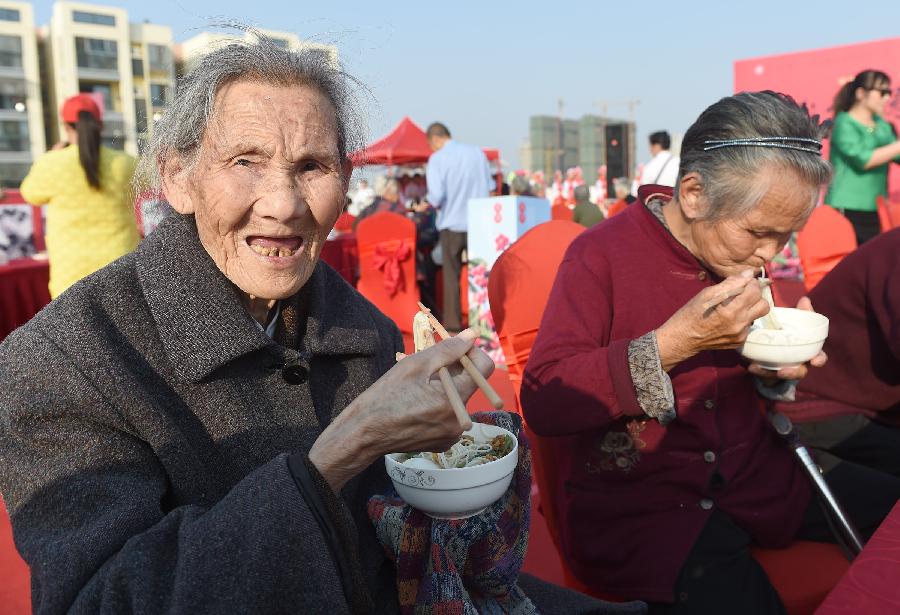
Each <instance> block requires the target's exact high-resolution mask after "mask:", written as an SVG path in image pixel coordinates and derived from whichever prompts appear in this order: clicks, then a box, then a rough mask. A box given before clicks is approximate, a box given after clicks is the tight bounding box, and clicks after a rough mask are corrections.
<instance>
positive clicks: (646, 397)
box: [628, 331, 675, 425]
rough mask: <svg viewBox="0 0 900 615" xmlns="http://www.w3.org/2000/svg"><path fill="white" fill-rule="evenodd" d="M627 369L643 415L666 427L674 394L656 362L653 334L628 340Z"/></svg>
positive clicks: (667, 378)
mask: <svg viewBox="0 0 900 615" xmlns="http://www.w3.org/2000/svg"><path fill="white" fill-rule="evenodd" d="M628 367H629V369H630V371H631V381H632V382H633V383H634V390H635V393H636V394H637V400H638V404H639V405H640V406H641V409H642V410H643V411H644V413H645V414H646V415H647V416H649V417H652V418H655V419H656V420H657V421H659V424H660V425H666V424H668V423H669V422H671V421H672V419H674V418H675V392H674V391H673V390H672V381H671V380H670V379H669V375H668V374H667V373H666V372H664V371H663V368H662V363H661V362H660V360H659V346H657V343H656V332H655V331H651V332H650V333H647V334H646V335H642V336H641V337H639V338H637V339H634V340H631V342H630V343H629V344H628Z"/></svg>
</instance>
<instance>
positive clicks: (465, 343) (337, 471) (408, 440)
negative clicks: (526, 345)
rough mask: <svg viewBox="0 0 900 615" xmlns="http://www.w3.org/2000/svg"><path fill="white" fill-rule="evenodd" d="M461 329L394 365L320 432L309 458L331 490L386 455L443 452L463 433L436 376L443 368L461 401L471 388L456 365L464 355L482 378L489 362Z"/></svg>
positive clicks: (491, 366) (489, 367) (490, 368)
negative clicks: (459, 331) (455, 333)
mask: <svg viewBox="0 0 900 615" xmlns="http://www.w3.org/2000/svg"><path fill="white" fill-rule="evenodd" d="M475 337H476V335H475V332H474V331H472V330H471V329H467V330H465V331H463V332H461V333H460V334H459V335H457V336H455V337H452V338H450V339H447V340H444V341H442V342H439V343H438V344H436V345H435V346H433V347H432V348H428V349H426V350H423V351H421V352H417V353H415V354H411V355H409V356H407V357H406V358H404V359H403V360H401V361H400V362H398V363H397V365H395V366H394V367H393V368H391V369H390V370H389V371H388V372H387V373H385V374H384V375H383V376H382V377H381V378H379V379H378V380H377V381H376V382H375V383H374V384H373V385H372V386H370V387H369V388H368V389H366V390H365V391H364V392H363V393H362V394H361V395H360V396H359V397H357V398H356V399H355V400H353V402H352V403H351V404H350V405H349V406H347V408H345V409H344V411H343V412H341V413H340V414H339V415H338V416H337V417H336V418H335V419H334V421H332V422H331V424H330V425H329V426H328V427H327V428H326V429H325V431H323V432H322V433H321V435H320V436H319V438H318V439H317V440H316V442H315V443H314V444H313V447H312V449H310V452H309V459H310V461H312V462H313V464H314V465H315V466H316V468H317V469H318V470H319V473H320V474H322V476H323V478H325V480H326V481H328V484H329V485H330V486H331V487H332V489H334V490H335V491H336V490H338V489H340V488H341V487H342V486H343V485H344V484H345V483H346V482H347V481H348V480H350V478H352V477H353V476H355V475H356V474H358V473H359V472H361V471H362V470H364V469H365V468H367V467H368V466H369V465H370V464H371V463H372V462H374V461H375V460H377V459H378V458H379V457H381V456H382V455H384V454H386V453H396V452H404V451H445V450H447V449H449V448H450V447H451V446H452V445H453V444H454V443H455V442H456V441H457V440H458V439H459V436H460V435H461V434H462V432H463V427H464V426H463V425H460V423H459V420H458V419H457V418H456V414H455V413H454V411H453V407H452V406H451V405H450V400H449V399H448V397H447V394H446V393H445V392H444V389H443V386H442V385H441V382H440V380H439V378H438V375H437V372H438V370H439V369H440V368H441V367H446V368H447V369H448V371H449V372H450V374H451V376H452V378H453V383H454V385H455V387H456V389H457V391H459V395H460V397H461V398H462V399H463V401H464V402H465V401H466V400H467V399H468V398H469V397H471V396H472V394H473V393H474V392H475V389H476V384H475V382H474V381H473V380H472V378H471V377H470V376H469V374H467V373H466V372H465V371H464V370H463V369H462V367H461V366H460V363H459V359H460V358H461V357H462V356H463V355H465V354H468V356H469V358H470V359H471V360H472V362H473V363H474V364H475V367H476V368H477V369H478V371H480V372H481V373H482V375H484V377H485V378H487V377H488V376H490V374H491V372H493V371H494V362H493V361H491V359H490V357H488V356H487V355H486V354H485V353H484V352H483V351H481V350H479V349H477V348H474V347H473V345H474V342H475Z"/></svg>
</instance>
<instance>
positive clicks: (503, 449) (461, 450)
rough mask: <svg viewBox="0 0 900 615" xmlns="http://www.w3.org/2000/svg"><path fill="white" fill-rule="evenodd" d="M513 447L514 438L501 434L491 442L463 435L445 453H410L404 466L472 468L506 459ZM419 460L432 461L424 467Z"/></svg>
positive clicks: (440, 468) (435, 468) (447, 468)
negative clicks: (502, 458)
mask: <svg viewBox="0 0 900 615" xmlns="http://www.w3.org/2000/svg"><path fill="white" fill-rule="evenodd" d="M513 447H514V443H513V438H512V436H508V435H502V434H501V435H499V436H494V437H493V438H491V439H490V441H486V440H481V441H476V440H475V438H474V436H470V435H468V434H463V435H462V437H461V438H460V439H459V442H457V443H456V444H454V445H453V446H451V447H450V449H449V450H447V451H445V452H443V453H408V454H407V459H405V460H404V461H403V465H407V466H413V467H417V468H429V469H432V470H449V469H450V468H472V467H475V466H480V465H482V464H485V463H490V462H492V461H497V460H498V459H500V458H501V457H505V456H506V455H508V454H509V453H510V451H512V450H513ZM419 459H424V460H426V461H430V462H431V465H423V464H421V463H420V462H419V461H417V460H419Z"/></svg>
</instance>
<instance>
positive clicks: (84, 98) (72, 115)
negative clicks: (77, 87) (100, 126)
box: [62, 94, 101, 124]
mask: <svg viewBox="0 0 900 615" xmlns="http://www.w3.org/2000/svg"><path fill="white" fill-rule="evenodd" d="M82 111H87V112H88V113H90V114H91V115H93V116H94V118H96V120H97V121H98V122H99V121H101V117H100V107H98V106H97V103H96V102H94V97H93V96H91V95H90V94H77V95H75V96H72V97H71V98H67V99H66V102H64V103H63V106H62V119H63V121H64V122H65V123H67V124H75V123H77V122H78V114H79V113H81V112H82Z"/></svg>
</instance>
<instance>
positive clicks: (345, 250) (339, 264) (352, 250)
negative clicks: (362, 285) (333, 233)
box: [319, 233, 359, 286]
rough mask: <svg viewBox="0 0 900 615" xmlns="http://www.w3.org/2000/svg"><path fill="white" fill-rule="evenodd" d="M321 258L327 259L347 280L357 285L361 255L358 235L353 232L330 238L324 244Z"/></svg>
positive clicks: (320, 254)
mask: <svg viewBox="0 0 900 615" xmlns="http://www.w3.org/2000/svg"><path fill="white" fill-rule="evenodd" d="M319 259H320V260H323V261H325V262H326V263H328V264H329V265H331V267H332V268H333V269H334V270H335V271H337V272H338V273H339V274H341V277H342V278H344V279H345V280H347V283H348V284H351V285H353V286H356V275H357V270H358V269H359V256H358V254H357V248H356V236H355V235H353V234H352V233H344V234H343V235H338V236H337V237H335V238H334V239H329V240H327V241H326V242H325V245H323V246H322V251H321V252H320V253H319Z"/></svg>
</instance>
